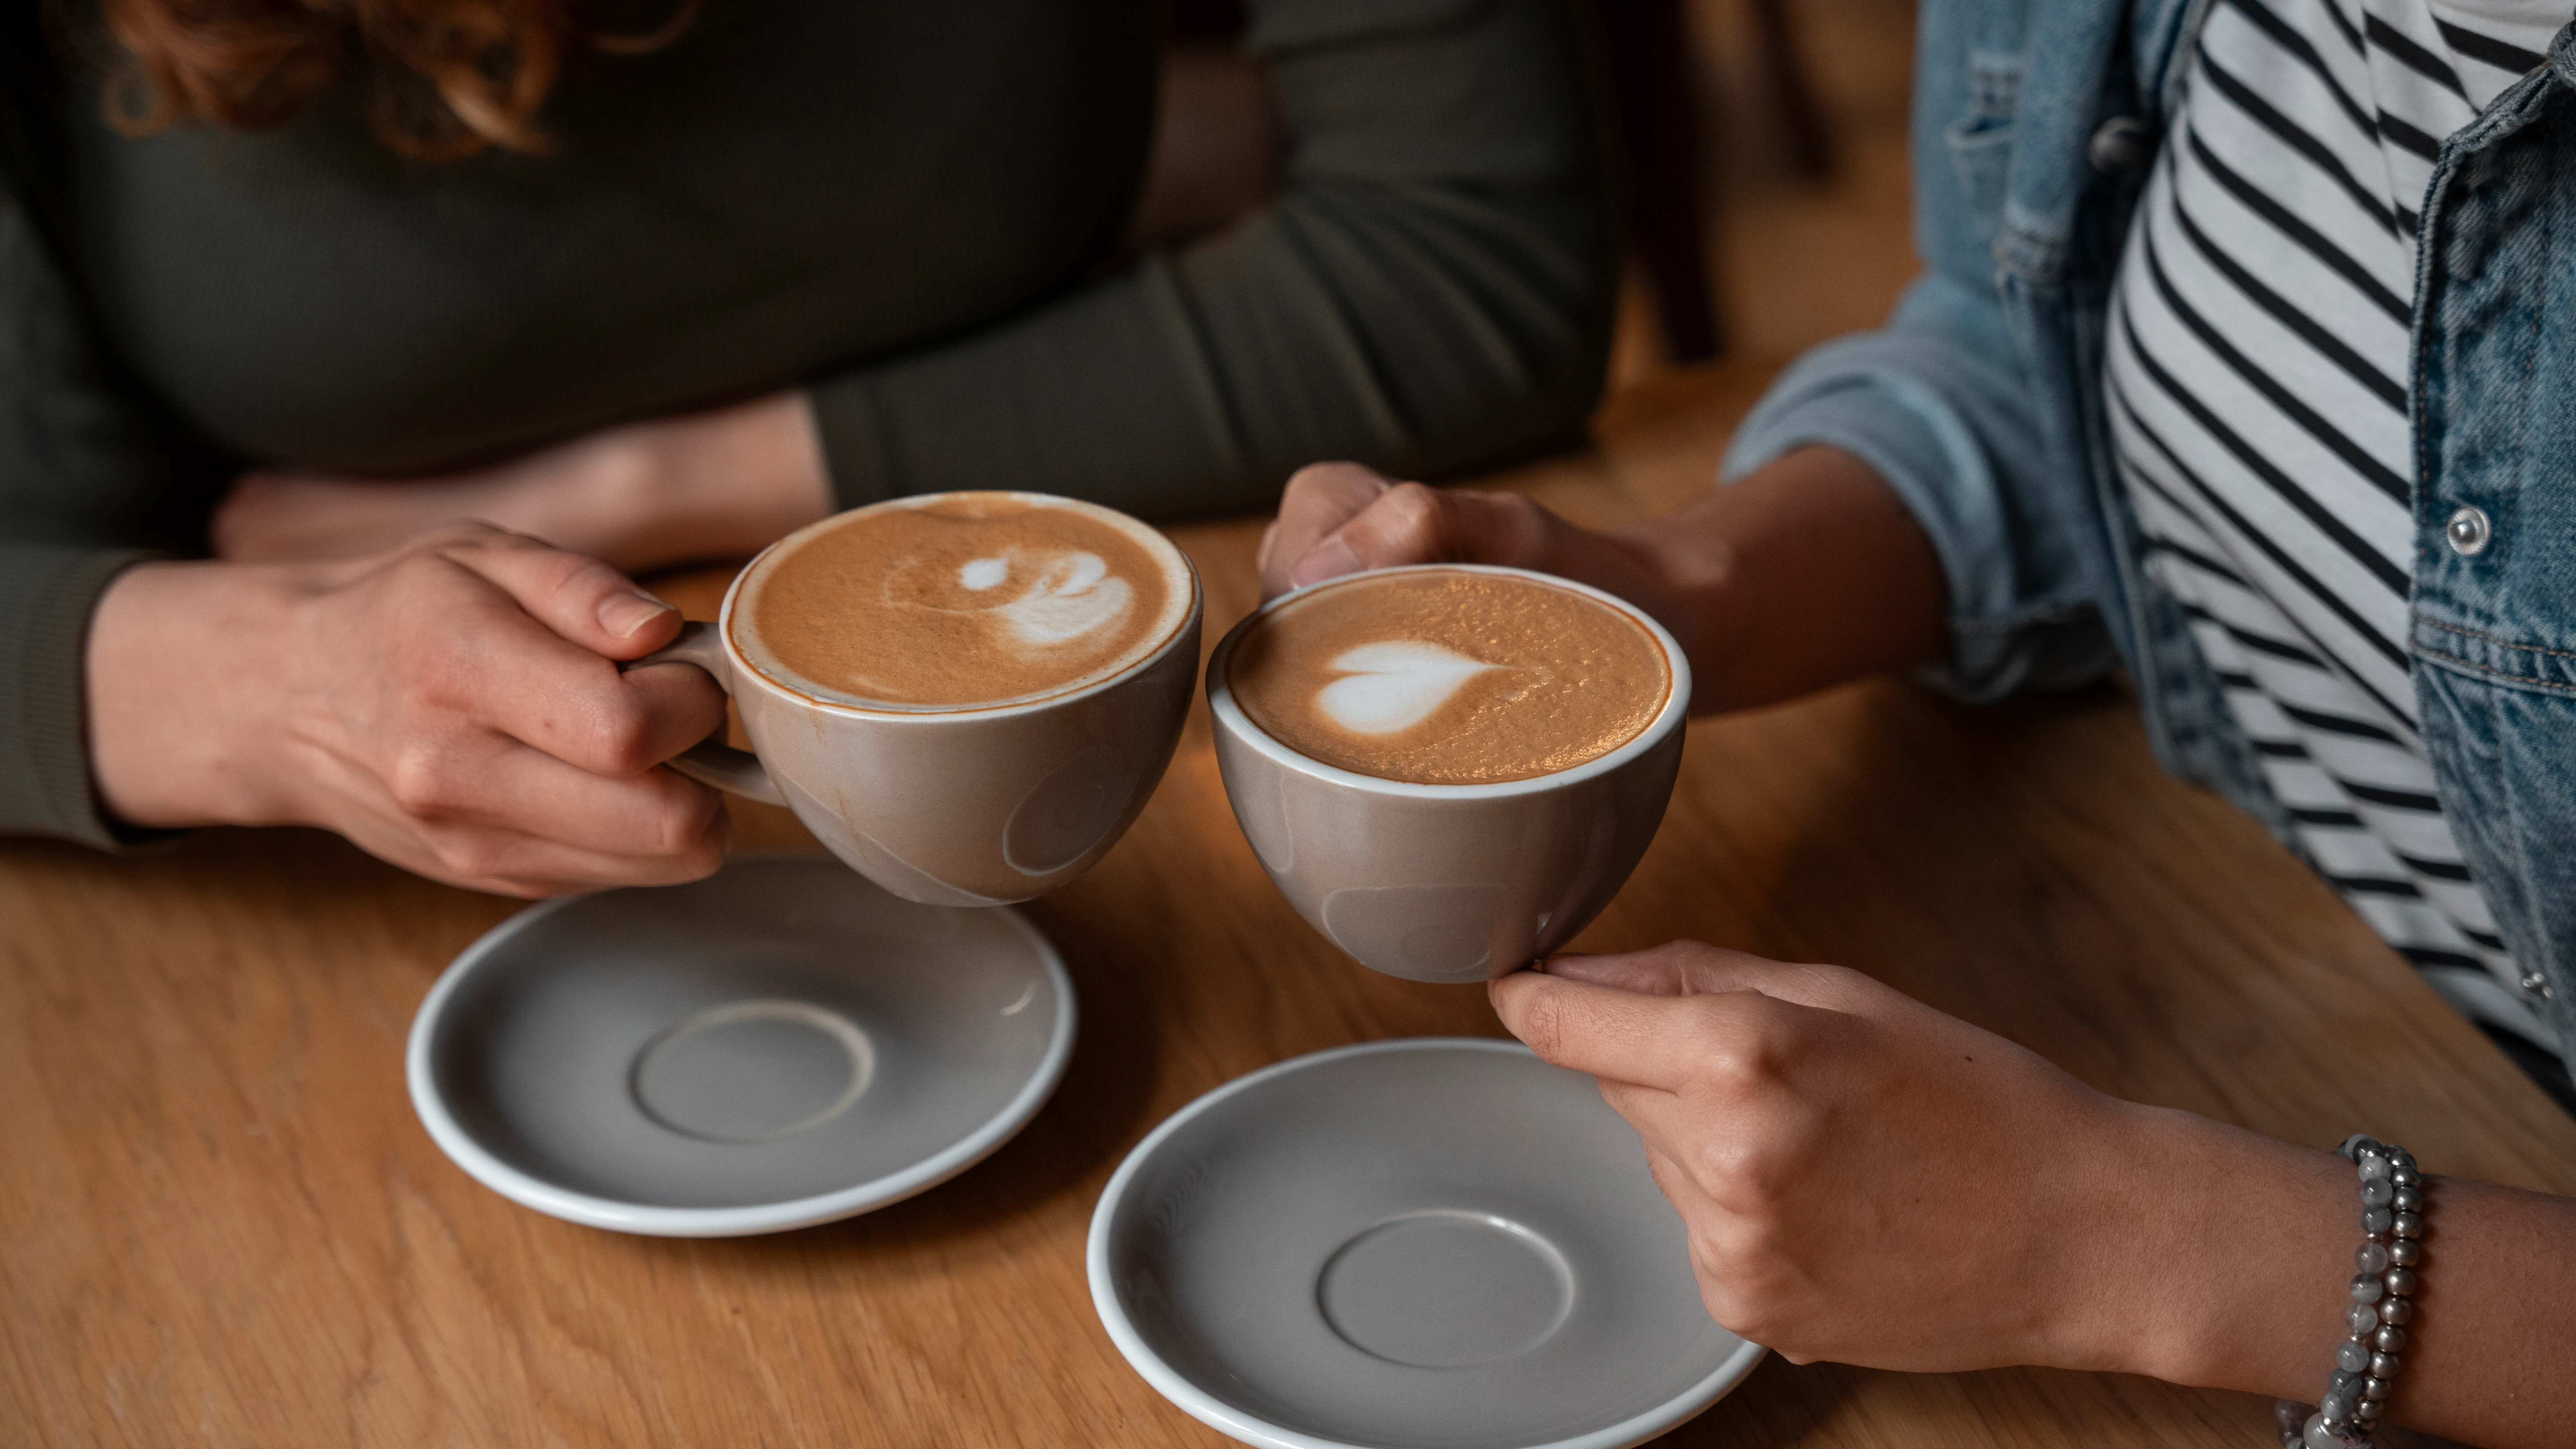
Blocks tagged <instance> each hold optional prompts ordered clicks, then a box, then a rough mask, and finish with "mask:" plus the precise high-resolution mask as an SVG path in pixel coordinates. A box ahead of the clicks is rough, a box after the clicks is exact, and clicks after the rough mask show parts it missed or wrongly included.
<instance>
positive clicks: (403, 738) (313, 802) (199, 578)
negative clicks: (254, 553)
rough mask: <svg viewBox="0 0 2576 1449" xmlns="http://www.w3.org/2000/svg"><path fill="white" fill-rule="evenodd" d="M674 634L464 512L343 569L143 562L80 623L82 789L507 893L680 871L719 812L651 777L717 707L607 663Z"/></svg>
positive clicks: (147, 822) (153, 811)
mask: <svg viewBox="0 0 2576 1449" xmlns="http://www.w3.org/2000/svg"><path fill="white" fill-rule="evenodd" d="M679 626H680V616H679V612H678V611H677V610H675V609H673V608H672V607H671V606H669V605H668V604H665V603H663V602H662V601H661V600H659V599H656V598H654V597H653V596H652V595H650V594H647V593H645V592H644V591H643V590H642V589H640V588H638V587H636V585H635V584H634V583H632V582H631V581H629V580H628V579H626V578H625V577H624V576H622V575H620V574H619V573H617V572H616V571H615V570H613V569H611V568H609V567H608V566H607V565H606V564H603V563H600V562H599V561H598V560H596V559H589V558H584V557H582V556H580V555H578V554H570V553H565V552H562V551H560V550H557V549H554V548H550V547H548V546H546V545H545V544H543V543H541V542H539V541H537V540H535V539H532V538H527V537H523V536H521V535H517V534H511V533H504V532H502V531H501V530H499V529H495V528H491V527H488V526H485V525H482V524H458V525H454V526H451V527H448V528H444V529H440V530H438V531H436V532H434V533H431V534H429V535H426V536H424V537H422V538H421V539H418V540H416V541H415V542H413V543H411V544H408V545H405V546H404V547H401V548H398V549H394V550H392V551H390V552H387V553H383V554H379V555H376V556H374V557H371V558H365V559H358V560H352V561H347V562H340V563H328V564H296V565H240V564H205V563H169V564H146V565H141V566H138V567H136V568H133V569H129V570H127V571H126V572H125V573H124V574H122V575H120V576H119V577H118V578H117V580H116V581H115V583H114V584H112V585H111V586H110V587H109V589H108V591H107V593H106V594H105V595H104V596H103V598H102V599H101V601H100V605H99V608H98V612H97V615H96V617H95V619H94V621H93V625H92V629H91V635H90V654H89V669H88V685H89V705H90V720H91V729H92V736H93V750H92V756H93V760H94V767H95V770H96V775H97V785H98V789H99V793H100V796H101V799H102V801H103V803H104V804H105V805H106V806H107V808H108V810H109V812H110V813H111V814H113V815H115V816H116V817H118V818H119V819H121V820H123V821H125V822H126V823H127V824H130V825H138V826H190V825H210V824H241V825H271V824H304V825H317V826H321V827H323V828H324V829H329V830H336V831H338V832H340V833H341V834H343V835H346V836H347V837H349V838H350V839H351V840H353V841H355V842H357V843H358V844H359V845H360V846H362V847H363V848H365V849H366V850H368V851H370V852H372V853H374V854H376V855H378V856H381V857H383V858H384V859H386V860H389V861H392V862H393V863H395V864H397V865H400V866H403V867H404V868H406V869H409V870H413V871H417V872H419V873H420V874H422V875H427V876H430V877H433V878H435V879H439V880H444V881H449V882H452V883H454V884H458V885H465V886H471V887H473V888H476V889H480V890H490V891H498V892H501V893H504V894H509V895H523V896H534V895H551V894H558V893H561V892H564V891H573V890H587V889H593V888H596V887H599V886H606V885H644V884H666V883H671V882H676V881H684V880H694V879H697V878H699V877H702V876H705V875H707V874H709V873H710V872H712V871H713V870H714V869H715V868H716V866H717V865H718V864H720V863H721V861H722V859H723V856H724V848H725V844H726V841H727V839H728V838H729V827H728V825H727V822H726V819H725V816H724V812H723V810H722V808H721V806H720V803H719V799H718V797H717V795H716V794H715V792H714V791H712V790H709V789H707V788H706V787H705V786H703V785H700V784H697V783H694V782H692V781H689V780H684V779H682V778H680V777H679V776H677V775H675V774H673V773H671V772H670V771H668V770H663V769H658V768H656V767H657V766H658V765H659V764H660V763H661V762H662V761H663V760H666V759H668V758H670V757H671V756H672V755H675V754H677V753H678V752H680V751H681V750H683V749H686V748H687V747H688V746H689V745H690V744H691V743H692V742H694V741H696V740H698V739H700V738H702V737H704V736H705V735H706V734H707V733H708V732H709V731H711V730H713V729H714V728H716V727H717V726H718V725H719V724H720V723H721V722H722V720H723V717H724V715H723V708H724V701H723V697H722V696H721V695H719V694H718V693H717V692H716V691H715V689H714V688H713V687H712V686H711V685H710V684H709V683H708V682H707V680H706V678H705V676H703V675H701V674H699V673H698V672H697V671H695V670H691V669H684V668H680V667H677V666H670V667H656V668H650V669H638V670H634V671H632V672H629V673H620V671H619V669H618V661H620V660H629V659H635V658H638V657H641V656H643V655H645V654H648V653H650V652H651V651H653V650H654V649H657V648H659V647H661V646H662V645H663V644H665V643H667V642H668V641H669V640H670V638H671V637H672V635H673V633H674V632H675V631H677V630H678V628H679Z"/></svg>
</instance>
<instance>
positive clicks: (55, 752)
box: [0, 543, 161, 850]
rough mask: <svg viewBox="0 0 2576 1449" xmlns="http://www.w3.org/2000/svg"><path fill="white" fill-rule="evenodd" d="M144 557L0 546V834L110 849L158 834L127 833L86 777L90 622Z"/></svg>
mask: <svg viewBox="0 0 2576 1449" xmlns="http://www.w3.org/2000/svg"><path fill="white" fill-rule="evenodd" d="M152 557H154V555H153V554H150V553H148V552H144V551H142V550H138V549H98V548H80V547H74V546H68V545H54V544H25V543H0V834H5V835H51V836H55V837H58V838H61V839H64V840H76V841H79V842H80V843H82V844H84V845H92V846H97V847H98V848H100V849H102V850H114V849H118V848H121V847H123V846H126V845H129V844H134V843H137V842H139V841H141V840H144V839H150V838H157V836H158V835H159V834H160V833H161V832H143V831H130V830H126V829H124V828H122V827H120V826H118V825H116V824H115V823H114V822H112V821H110V820H109V819H108V818H107V814H106V812H105V811H103V810H101V809H100V808H99V801H98V791H97V789H96V788H95V787H94V786H93V784H92V781H91V776H90V759H89V707H88V688H87V681H86V663H87V655H88V652H89V621H90V616H91V614H92V613H93V612H94V611H95V610H96V609H97V607H98V598H99V595H100V594H102V593H104V592H106V590H107V586H108V584H109V583H111V582H113V581H114V580H115V578H116V576H117V575H118V574H120V573H122V572H124V571H125V570H126V569H128V568H131V567H133V566H134V565H135V564H138V563H142V562H144V561H145V560H147V559H150V558H152Z"/></svg>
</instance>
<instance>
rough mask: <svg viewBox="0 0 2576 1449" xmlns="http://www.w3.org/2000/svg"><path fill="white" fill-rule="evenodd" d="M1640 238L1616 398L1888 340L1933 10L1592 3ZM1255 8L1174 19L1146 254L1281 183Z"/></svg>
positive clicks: (1626, 203) (1625, 309)
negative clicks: (1919, 68)
mask: <svg viewBox="0 0 2576 1449" xmlns="http://www.w3.org/2000/svg"><path fill="white" fill-rule="evenodd" d="M1574 3H1576V4H1577V5H1578V6H1579V7H1580V8H1581V9H1582V10H1584V11H1585V12H1586V13H1587V16H1588V18H1589V20H1590V22H1591V29H1592V32H1593V35H1594V39H1595V44H1596V51H1597V59H1598V62H1599V65H1598V70H1599V74H1600V76H1601V79H1602V86H1603V91H1604V98H1605V105H1606V115H1605V122H1606V125H1607V132H1608V140H1609V144H1610V148H1611V151H1612V153H1613V156H1614V158H1615V161H1616V165H1617V170H1618V173H1619V178H1620V186H1621V193H1622V194H1621V206H1620V211H1621V218H1622V221H1623V223H1624V226H1625V229H1626V234H1627V265H1626V277H1625V283H1624V286H1623V291H1622V300H1621V308H1620V319H1619V333H1618V340H1617V343H1616V345H1615V347H1614V350H1613V352H1612V356H1611V371H1610V390H1611V392H1612V393H1613V394H1614V395H1615V394H1616V393H1618V392H1620V391H1622V390H1624V389H1629V388H1633V387H1636V386H1637V385H1639V384H1641V383H1645V382H1648V381H1651V380H1653V379H1654V378H1655V377H1657V376H1659V375H1661V374H1663V373H1666V372H1668V371H1671V370H1672V369H1674V368H1676V367H1683V366H1689V365H1692V364H1695V363H1700V362H1705V361H1708V360H1710V359H1712V358H1716V357H1719V356H1725V357H1730V358H1739V359H1760V360H1764V361H1770V362H1778V361H1782V360H1785V359H1787V358H1788V357H1790V356H1792V355H1794V354H1796V353H1798V352H1799V351H1802V350H1804V349H1805V348H1807V347H1809V346H1812V345H1813V344H1815V343H1818V342H1821V341H1824V340H1825V339H1827V338H1829V337H1833V336H1836V335H1838V334H1840V333H1844V332H1848V331H1851V330H1853V329H1854V328H1859V327H1867V326H1871V325H1874V324H1875V323H1877V322H1878V321H1879V320H1880V319H1882V318H1883V317H1884V316H1885V315H1886V313H1887V310H1888V308H1889V307H1890V306H1891V305H1892V304H1893V303H1894V301H1895V299H1896V294H1897V292H1898V291H1899V290H1900V289H1902V288H1903V287H1904V285H1905V283H1906V281H1907V280H1908V279H1909V278H1911V277H1912V276H1913V274H1914V271H1915V262H1914V252H1913V247H1912V244H1911V241H1910V239H1909V236H1908V233H1907V216H1908V209H1907V194H1906V178H1905V112H1906V102H1907V89H1908V86H1907V81H1908V74H1909V71H1910V67H1911V61H1912V57H1913V46H1914V3H1913V0H1574ZM1242 25H1243V15H1242V7H1241V5H1240V3H1239V0H1173V5H1172V24H1171V35H1172V40H1171V48H1170V52H1169V54H1168V55H1167V56H1166V59H1165V65H1164V85H1163V122H1162V127H1161V132H1160V135H1159V136H1158V138H1157V142H1156V152H1155V160H1154V175H1153V180H1152V182H1151V184H1150V185H1149V187H1148V196H1147V200H1146V203H1145V206H1144V207H1143V209H1142V210H1141V211H1140V213H1139V215H1138V218H1137V222H1136V228H1135V229H1136V236H1137V240H1138V241H1140V242H1163V241H1172V240H1178V239H1181V238H1185V237H1188V236H1192V235H1195V234H1198V233H1201V232H1205V231H1211V230H1215V229H1217V228H1219V227H1222V226H1224V225H1225V224H1226V223H1228V222H1230V221H1232V220H1233V219H1235V218H1236V217H1238V216H1241V215H1242V214H1243V213H1245V212H1247V211H1249V210H1251V209H1253V208H1254V207H1257V206H1259V205H1260V204H1261V201H1262V199H1263V198H1264V197H1265V196H1267V195H1268V193H1269V190H1270V187H1271V185H1272V183H1273V181H1274V180H1275V178H1276V176H1277V171H1278V161H1279V146H1280V138H1279V131H1278V127H1277V125H1276V123H1275V122H1274V120H1273V118H1272V116H1271V112H1270V97H1269V91H1268V87H1267V85H1266V83H1265V82H1264V80H1263V77H1262V74H1261V71H1260V68H1259V67H1258V66H1256V65H1254V64H1252V63H1251V62H1249V61H1246V60H1243V59H1242V58H1240V57H1239V56H1238V55H1237V54H1236V53H1235V48H1234V41H1235V38H1236V37H1237V36H1238V35H1239V34H1240V33H1241V30H1242Z"/></svg>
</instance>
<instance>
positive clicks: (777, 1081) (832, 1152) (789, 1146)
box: [408, 852, 1074, 1238]
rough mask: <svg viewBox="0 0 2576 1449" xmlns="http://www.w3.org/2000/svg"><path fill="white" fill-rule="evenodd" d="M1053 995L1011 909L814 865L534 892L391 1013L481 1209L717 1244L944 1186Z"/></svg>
mask: <svg viewBox="0 0 2576 1449" xmlns="http://www.w3.org/2000/svg"><path fill="white" fill-rule="evenodd" d="M1073 1030H1074V1003H1073V983H1072V981H1071V980H1070V978H1068V977H1067V976H1066V975H1065V971H1064V963H1063V962H1062V961H1061V960H1059V959H1058V958H1057V956H1056V953H1055V949H1054V948H1053V947H1052V946H1050V945H1048V944H1047V941H1046V938H1045V937H1044V936H1041V935H1039V934H1038V931H1037V928H1036V927H1034V926H1032V925H1030V924H1029V923H1028V921H1027V920H1026V919H1025V918H1023V917H1022V916H1021V915H1020V914H1019V913H1018V912H1016V911H1011V910H960V909H955V908H950V907H942V906H923V905H915V904H913V903H912V902H910V901H905V900H900V899H897V898H896V897H894V896H892V895H889V894H887V893H886V892H884V891H882V890H880V889H878V888H877V887H876V886H874V885H871V884H870V883H869V882H868V881H867V880H866V879H865V878H864V877H861V876H859V875H857V874H855V873H853V872H852V871H851V870H850V869H849V868H848V867H846V866H843V865H842V864H840V863H839V862H838V861H835V860H833V859H832V858H831V857H829V856H825V855H817V854H812V853H807V852H794V853H786V852H777V853H755V854H749V855H744V856H737V857H736V858H735V859H734V860H733V861H731V862H730V863H728V864H727V865H726V866H725V868H724V869H723V870H721V871H719V872H718V873H716V874H715V875H713V876H711V877H709V878H708V879H706V880H702V881H698V882H696V883H694V884H691V885H682V886H668V887H663V888H659V889H632V890H612V891H603V892H600V893H598V894H596V895H587V896H574V897H570V898H567V899H563V900H557V901H549V902H547V903H546V904H544V905H540V906H536V907H533V908H531V909H529V910H527V911H523V912H521V913H520V914H518V915H516V916H513V917H511V918H510V919H509V920H508V921H505V922H503V923H502V924H501V925H499V926H497V927H495V928H494V929H493V930H492V931H490V932H489V933H488V934H486V935H485V936H484V937H483V939H481V940H479V941H477V942H475V943H474V944H473V945H472V946H470V947H468V948H467V949H466V951H465V954H464V955H462V956H459V957H457V958H456V961H455V964H453V965H451V966H449V967H448V968H447V972H446V974H445V975H443V976H441V977H440V978H439V979H438V984H437V985H436V986H434V987H432V988H431V989H430V993H429V997H428V999H427V1000H425V1001H423V1002H422V1003H421V1007H420V1014H419V1015H418V1016H417V1017H415V1018H414V1019H413V1021H412V1029H411V1046H410V1051H409V1061H408V1075H409V1078H410V1084H411V1100H412V1106H413V1108H414V1109H415V1110H416V1111H418V1112H419V1113H420V1120H421V1123H422V1125H424V1126H426V1127H427V1128H428V1129H429V1135H430V1136H431V1138H433V1139H434V1140H435V1141H436V1142H437V1143H438V1145H439V1147H440V1149H441V1150H443V1151H445V1152H446V1153H447V1155H448V1156H449V1157H450V1158H452V1159H454V1160H455V1162H456V1165H457V1166H459V1167H462V1168H464V1169H465V1170H466V1172H468V1173H470V1174H472V1175H473V1177H474V1178H475V1179H476V1180H478V1181H480V1182H481V1183H482V1184H483V1185H484V1186H486V1187H489V1188H491V1189H492V1190H493V1191H495V1192H497V1193H500V1194H501V1195H502V1196H504V1197H507V1198H509V1199H511V1200H512V1201H514V1202H518V1203H521V1204H523V1205H525V1206H528V1207H532V1208H535V1209H536V1210H537V1211H539V1212H541V1213H549V1214H552V1215H553V1216H555V1217H559V1218H564V1219H566V1220H568V1221H571V1222H576V1223H586V1224H588V1225H590V1226H592V1227H599V1228H612V1229H615V1230H617V1231H619V1232H628V1233H651V1234H656V1235H660V1236H664V1237H692V1238H694V1237H729V1236H734V1235H737V1234H744V1233H767V1232H777V1231H779V1230H781V1229H786V1228H799V1227H805V1226H808V1225H810V1224H814V1223H821V1222H829V1221H831V1220H832V1219H834V1218H845V1217H849V1216H851V1215H853V1214H856V1213H863V1212H866V1211H868V1210H869V1209H871V1208H877V1207H883V1206H885V1205H886V1204H887V1203H890V1202H894V1201H896V1200H897V1199H900V1198H905V1197H910V1196H911V1195H912V1194H914V1193H917V1192H920V1191H922V1190H923V1189H925V1188H929V1187H933V1186H936V1185H937V1184H939V1183H941V1182H945V1181H946V1180H948V1179H949V1178H951V1177H954V1176H956V1175H957V1174H958V1173H960V1172H963V1171H965V1170H966V1169H967V1168H969V1167H971V1166H973V1165H974V1164H975V1163H976V1162H978V1161H980V1160H981V1159H982V1158H983V1157H984V1156H985V1155H986V1154H988V1153H990V1152H992V1151H993V1150H994V1149H995V1148H997V1147H999V1146H1001V1145H1002V1144H1003V1143H1004V1142H1006V1141H1008V1140H1010V1137H1011V1134H1013V1133H1015V1132H1017V1131H1019V1130H1020V1128H1021V1127H1022V1126H1023V1125H1024V1124H1026V1123H1027V1122H1028V1120H1029V1118H1031V1117H1032V1116H1034V1115H1036V1113H1037V1110H1038V1108H1039V1106H1041V1105H1042V1104H1043V1103H1044V1102H1045V1101H1046V1099H1047V1095H1048V1094H1049V1093H1050V1092H1052V1091H1054V1090H1055V1085H1056V1082H1057V1080H1058V1079H1060V1078H1061V1077H1062V1076H1063V1075H1064V1067H1065V1062H1066V1060H1067V1059H1068V1058H1069V1057H1070V1056H1071V1055H1072V1053H1073Z"/></svg>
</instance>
